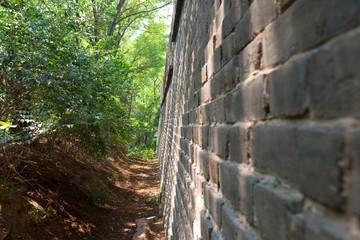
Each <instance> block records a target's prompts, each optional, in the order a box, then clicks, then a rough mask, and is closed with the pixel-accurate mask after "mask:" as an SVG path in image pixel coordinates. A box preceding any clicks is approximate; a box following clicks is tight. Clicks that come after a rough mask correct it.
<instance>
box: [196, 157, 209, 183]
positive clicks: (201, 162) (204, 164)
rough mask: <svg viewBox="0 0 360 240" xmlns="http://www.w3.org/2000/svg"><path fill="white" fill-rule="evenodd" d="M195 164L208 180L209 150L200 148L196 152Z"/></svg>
mask: <svg viewBox="0 0 360 240" xmlns="http://www.w3.org/2000/svg"><path fill="white" fill-rule="evenodd" d="M197 165H198V166H199V168H200V173H202V174H203V176H204V177H205V178H206V179H207V180H209V178H210V176H209V152H208V151H204V150H200V151H199V152H198V154H197Z"/></svg>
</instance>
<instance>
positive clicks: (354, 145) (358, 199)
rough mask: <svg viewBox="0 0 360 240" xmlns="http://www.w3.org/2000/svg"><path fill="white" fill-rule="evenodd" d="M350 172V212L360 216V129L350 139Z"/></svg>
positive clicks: (350, 134) (351, 132)
mask: <svg viewBox="0 0 360 240" xmlns="http://www.w3.org/2000/svg"><path fill="white" fill-rule="evenodd" d="M348 142H349V147H348V149H349V158H350V161H351V163H350V164H351V166H352V169H351V172H350V187H349V189H350V196H349V202H350V211H351V212H354V213H356V214H357V215H358V216H360V184H359V183H360V129H356V130H351V131H350V133H349V137H348Z"/></svg>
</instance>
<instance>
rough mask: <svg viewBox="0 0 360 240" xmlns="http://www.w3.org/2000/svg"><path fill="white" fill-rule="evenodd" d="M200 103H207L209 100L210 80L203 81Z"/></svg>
mask: <svg viewBox="0 0 360 240" xmlns="http://www.w3.org/2000/svg"><path fill="white" fill-rule="evenodd" d="M200 99H201V103H207V102H209V101H210V100H211V81H208V82H206V83H205V85H204V86H203V87H202V88H201V91H200Z"/></svg>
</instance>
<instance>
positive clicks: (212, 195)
mask: <svg viewBox="0 0 360 240" xmlns="http://www.w3.org/2000/svg"><path fill="white" fill-rule="evenodd" d="M204 202H205V207H206V208H207V209H209V212H210V214H211V217H212V218H213V219H214V222H215V223H216V225H217V226H218V227H221V209H222V207H223V205H224V202H225V201H224V199H223V198H222V197H221V195H220V194H218V193H217V192H215V191H214V190H213V189H212V187H211V186H209V185H206V186H205V194H204Z"/></svg>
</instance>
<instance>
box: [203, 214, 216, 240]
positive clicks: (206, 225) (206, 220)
mask: <svg viewBox="0 0 360 240" xmlns="http://www.w3.org/2000/svg"><path fill="white" fill-rule="evenodd" d="M200 221H201V237H202V239H204V240H205V239H209V240H210V239H211V234H212V231H213V229H214V226H213V224H212V221H211V217H210V216H209V214H208V213H207V212H206V211H202V212H201V218H200Z"/></svg>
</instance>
